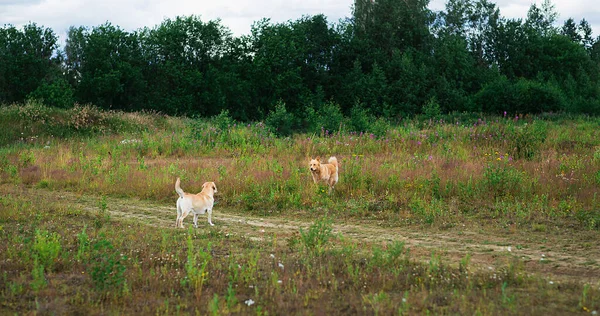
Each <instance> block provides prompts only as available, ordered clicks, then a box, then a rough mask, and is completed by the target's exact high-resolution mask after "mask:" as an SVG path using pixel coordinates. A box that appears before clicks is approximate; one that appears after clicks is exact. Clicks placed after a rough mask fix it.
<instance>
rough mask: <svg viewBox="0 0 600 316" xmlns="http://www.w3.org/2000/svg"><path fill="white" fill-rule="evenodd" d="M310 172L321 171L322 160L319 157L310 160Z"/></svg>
mask: <svg viewBox="0 0 600 316" xmlns="http://www.w3.org/2000/svg"><path fill="white" fill-rule="evenodd" d="M309 165H310V171H312V172H317V171H319V170H320V169H321V158H319V157H317V158H315V159H311V160H310V164H309Z"/></svg>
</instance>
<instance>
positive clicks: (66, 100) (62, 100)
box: [28, 78, 75, 109]
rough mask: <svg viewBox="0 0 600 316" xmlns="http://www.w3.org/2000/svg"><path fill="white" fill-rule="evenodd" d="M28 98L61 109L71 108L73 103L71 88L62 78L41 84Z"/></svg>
mask: <svg viewBox="0 0 600 316" xmlns="http://www.w3.org/2000/svg"><path fill="white" fill-rule="evenodd" d="M28 97H29V98H32V99H37V100H40V101H41V102H43V103H44V104H45V105H48V106H52V107H57V108H62V109H66V108H70V107H72V106H73V103H74V102H75V99H74V97H73V88H71V86H70V85H69V83H68V82H67V81H66V80H64V79H62V78H60V79H57V80H55V81H53V82H50V83H47V82H44V83H42V84H41V85H40V86H39V87H38V88H37V89H36V90H35V91H33V92H32V93H30V94H29V96H28Z"/></svg>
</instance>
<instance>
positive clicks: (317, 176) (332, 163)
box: [310, 156, 339, 193]
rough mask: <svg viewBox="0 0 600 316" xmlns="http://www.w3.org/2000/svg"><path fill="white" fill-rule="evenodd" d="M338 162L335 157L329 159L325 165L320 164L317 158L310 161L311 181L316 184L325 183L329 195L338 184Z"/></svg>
mask: <svg viewBox="0 0 600 316" xmlns="http://www.w3.org/2000/svg"><path fill="white" fill-rule="evenodd" d="M338 169H339V167H338V161H337V158H335V157H333V156H332V157H329V160H328V161H327V163H325V164H322V163H321V159H320V158H319V157H317V158H315V159H312V160H311V161H310V173H311V174H312V177H313V181H314V182H315V183H318V182H319V181H325V182H327V185H328V186H329V193H331V191H332V190H333V187H334V186H335V184H336V183H337V182H338Z"/></svg>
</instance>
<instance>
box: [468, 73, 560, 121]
mask: <svg viewBox="0 0 600 316" xmlns="http://www.w3.org/2000/svg"><path fill="white" fill-rule="evenodd" d="M474 102H475V104H476V105H477V107H478V108H479V109H480V110H482V111H484V112H489V113H502V112H503V111H507V112H510V113H542V112H548V111H558V110H562V109H564V108H565V98H564V95H563V92H562V91H561V90H560V89H559V88H558V87H556V86H555V85H553V84H552V83H549V82H539V81H533V80H527V79H523V78H522V79H519V80H518V81H516V82H511V81H509V80H508V79H507V78H506V77H505V76H502V77H500V78H499V79H498V80H496V81H494V82H491V83H489V84H488V85H486V86H484V87H483V88H482V89H481V91H479V92H478V93H477V94H476V95H475V96H474Z"/></svg>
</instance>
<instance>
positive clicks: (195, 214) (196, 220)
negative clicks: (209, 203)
mask: <svg viewBox="0 0 600 316" xmlns="http://www.w3.org/2000/svg"><path fill="white" fill-rule="evenodd" d="M194 227H195V228H198V213H195V212H194Z"/></svg>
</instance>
